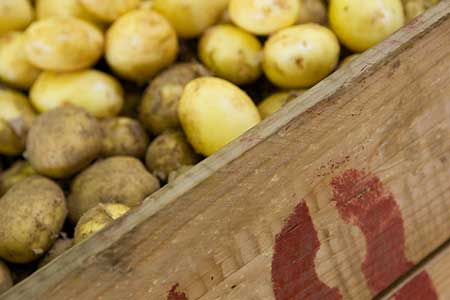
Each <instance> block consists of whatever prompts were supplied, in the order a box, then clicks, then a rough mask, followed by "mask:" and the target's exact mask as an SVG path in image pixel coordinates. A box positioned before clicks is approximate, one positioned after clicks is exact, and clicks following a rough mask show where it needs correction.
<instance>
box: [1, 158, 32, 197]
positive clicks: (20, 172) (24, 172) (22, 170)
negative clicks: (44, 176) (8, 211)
mask: <svg viewBox="0 0 450 300" xmlns="http://www.w3.org/2000/svg"><path fill="white" fill-rule="evenodd" d="M33 175H37V173H36V171H35V170H34V169H33V167H31V165H30V163H29V162H27V161H25V160H17V161H16V162H15V163H14V164H13V165H12V166H11V167H9V169H7V170H5V171H4V172H3V173H1V174H0V197H1V196H3V195H4V194H5V193H6V192H7V191H8V190H9V189H10V188H11V187H12V186H13V185H15V184H16V183H18V182H21V181H22V180H24V179H26V178H28V177H30V176H33Z"/></svg>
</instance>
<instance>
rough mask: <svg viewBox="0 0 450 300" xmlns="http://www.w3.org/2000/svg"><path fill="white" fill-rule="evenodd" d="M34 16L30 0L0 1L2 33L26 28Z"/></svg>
mask: <svg viewBox="0 0 450 300" xmlns="http://www.w3.org/2000/svg"><path fill="white" fill-rule="evenodd" d="M33 18H34V12H33V7H32V6H31V4H30V2H29V1H28V0H2V1H0V35H2V34H4V33H6V32H8V31H13V30H21V29H24V28H25V27H27V26H28V24H30V23H31V21H33Z"/></svg>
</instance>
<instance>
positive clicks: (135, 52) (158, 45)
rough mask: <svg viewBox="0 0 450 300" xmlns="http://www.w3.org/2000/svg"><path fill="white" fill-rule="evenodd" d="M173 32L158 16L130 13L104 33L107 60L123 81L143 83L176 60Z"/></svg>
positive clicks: (136, 12)
mask: <svg viewBox="0 0 450 300" xmlns="http://www.w3.org/2000/svg"><path fill="white" fill-rule="evenodd" d="M177 52H178V40H177V36H176V33H175V30H174V29H173V28H172V26H171V25H170V24H169V22H168V21H167V20H166V19H165V18H164V17H163V16H161V15H160V14H158V13H156V12H154V11H152V10H147V9H140V10H133V11H131V12H129V13H127V14H125V15H123V16H122V17H120V18H119V19H117V21H116V22H114V23H113V24H112V25H111V27H110V28H109V30H108V31H107V33H106V60H107V62H108V64H109V66H110V67H111V68H112V69H113V71H114V72H115V73H116V74H118V75H119V76H121V77H123V78H124V79H128V80H131V81H135V82H138V83H144V82H146V81H148V80H149V79H151V78H152V77H153V76H154V75H155V74H156V73H158V72H159V71H160V70H161V69H163V68H164V67H167V66H169V65H170V64H171V63H172V62H174V61H175V58H176V56H177Z"/></svg>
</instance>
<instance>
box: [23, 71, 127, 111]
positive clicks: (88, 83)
mask: <svg viewBox="0 0 450 300" xmlns="http://www.w3.org/2000/svg"><path fill="white" fill-rule="evenodd" d="M30 98H31V103H32V104H33V106H34V107H35V108H36V110H38V111H39V112H45V111H48V110H52V109H54V108H56V107H60V106H61V105H65V104H73V105H76V106H79V107H82V108H84V109H85V110H87V111H88V112H90V113H91V114H93V115H94V116H95V117H97V118H104V117H113V116H116V115H117V114H119V112H120V111H121V110H122V106H123V102H124V91H123V88H122V86H121V84H120V82H119V81H118V80H116V79H115V78H114V77H112V76H111V75H109V74H107V73H103V72H100V71H97V70H92V69H91V70H83V71H74V72H68V73H56V72H51V71H46V72H42V73H41V75H40V76H39V77H38V79H37V80H36V82H35V83H34V84H33V86H32V88H31V90H30Z"/></svg>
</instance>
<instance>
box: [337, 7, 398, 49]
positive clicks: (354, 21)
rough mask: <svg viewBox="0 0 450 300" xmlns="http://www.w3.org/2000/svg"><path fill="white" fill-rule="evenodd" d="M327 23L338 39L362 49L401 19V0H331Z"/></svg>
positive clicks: (374, 43)
mask: <svg viewBox="0 0 450 300" xmlns="http://www.w3.org/2000/svg"><path fill="white" fill-rule="evenodd" d="M329 20H330V25H331V28H332V29H333V31H334V32H335V33H336V35H337V36H338V37H339V40H340V41H341V42H342V43H343V44H344V45H345V46H347V47H348V48H349V49H350V50H352V51H354V52H363V51H365V50H367V49H369V48H370V47H372V46H374V45H376V44H378V43H379V42H381V41H382V40H384V39H385V38H386V37H387V36H389V35H390V34H391V33H393V32H394V31H396V30H397V29H399V28H400V27H402V26H403V25H404V23H405V17H404V15H403V7H402V3H401V0H377V1H367V0H331V1H330V7H329Z"/></svg>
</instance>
